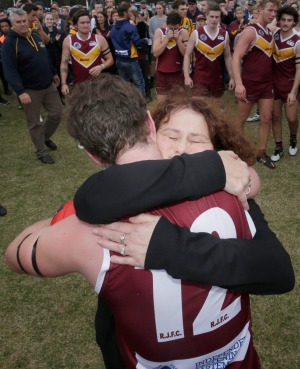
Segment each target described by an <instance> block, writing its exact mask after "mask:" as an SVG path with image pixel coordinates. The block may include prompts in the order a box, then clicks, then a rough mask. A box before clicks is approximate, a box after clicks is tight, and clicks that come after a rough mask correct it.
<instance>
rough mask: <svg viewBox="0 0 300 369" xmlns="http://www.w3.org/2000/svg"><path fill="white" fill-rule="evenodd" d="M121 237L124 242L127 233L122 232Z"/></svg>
mask: <svg viewBox="0 0 300 369" xmlns="http://www.w3.org/2000/svg"><path fill="white" fill-rule="evenodd" d="M119 238H120V241H121V242H122V243H125V238H126V234H125V233H123V234H121V236H120V237H119Z"/></svg>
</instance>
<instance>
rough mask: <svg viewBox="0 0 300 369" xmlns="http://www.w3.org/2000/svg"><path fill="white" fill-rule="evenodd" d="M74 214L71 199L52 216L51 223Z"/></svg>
mask: <svg viewBox="0 0 300 369" xmlns="http://www.w3.org/2000/svg"><path fill="white" fill-rule="evenodd" d="M73 214H75V209H74V204H73V200H71V201H68V202H66V203H65V204H63V205H62V206H61V207H60V208H59V209H58V210H57V212H56V213H55V215H54V217H53V218H52V220H51V223H50V224H51V225H53V224H55V223H58V222H60V221H61V220H63V219H65V218H67V217H69V216H70V215H73Z"/></svg>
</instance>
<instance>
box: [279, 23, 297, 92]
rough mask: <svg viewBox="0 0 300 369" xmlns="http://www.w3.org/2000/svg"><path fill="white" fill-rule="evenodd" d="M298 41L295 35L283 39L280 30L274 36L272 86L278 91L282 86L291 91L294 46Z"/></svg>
mask: <svg viewBox="0 0 300 369" xmlns="http://www.w3.org/2000/svg"><path fill="white" fill-rule="evenodd" d="M299 40H300V38H299V36H298V35H297V34H295V33H293V34H292V35H290V36H289V37H287V38H286V39H283V38H282V35H281V30H280V29H279V30H278V31H276V32H275V34H274V51H273V71H274V85H275V86H276V87H277V89H278V90H279V91H280V86H282V85H284V86H287V85H288V86H290V88H291V89H292V86H293V83H294V79H295V73H296V66H295V57H296V45H297V43H298V42H299Z"/></svg>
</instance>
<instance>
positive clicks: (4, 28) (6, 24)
mask: <svg viewBox="0 0 300 369" xmlns="http://www.w3.org/2000/svg"><path fill="white" fill-rule="evenodd" d="M10 29H11V23H10V20H9V19H8V18H1V19H0V35H1V36H0V78H1V81H2V85H3V88H4V93H5V95H11V92H10V90H9V87H8V83H7V80H6V78H5V76H4V70H3V64H2V56H1V53H2V45H3V42H4V40H5V38H6V35H7V34H8V32H9V30H10ZM0 104H1V105H8V104H9V101H8V100H6V99H4V98H3V97H2V96H1V94H0Z"/></svg>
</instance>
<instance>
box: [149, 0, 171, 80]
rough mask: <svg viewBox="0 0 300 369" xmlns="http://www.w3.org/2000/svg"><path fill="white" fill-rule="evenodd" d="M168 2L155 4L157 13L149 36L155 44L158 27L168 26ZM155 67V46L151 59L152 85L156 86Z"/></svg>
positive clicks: (151, 23)
mask: <svg viewBox="0 0 300 369" xmlns="http://www.w3.org/2000/svg"><path fill="white" fill-rule="evenodd" d="M166 20H167V16H166V3H165V2H163V1H158V2H157V3H156V5H155V15H154V16H153V17H152V18H150V23H149V36H150V40H151V41H150V43H151V45H153V39H154V33H155V31H156V30H157V29H158V28H162V27H165V26H166ZM155 68H156V58H155V56H154V55H153V47H152V51H151V61H150V76H151V79H150V85H151V87H153V86H154V77H155Z"/></svg>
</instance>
